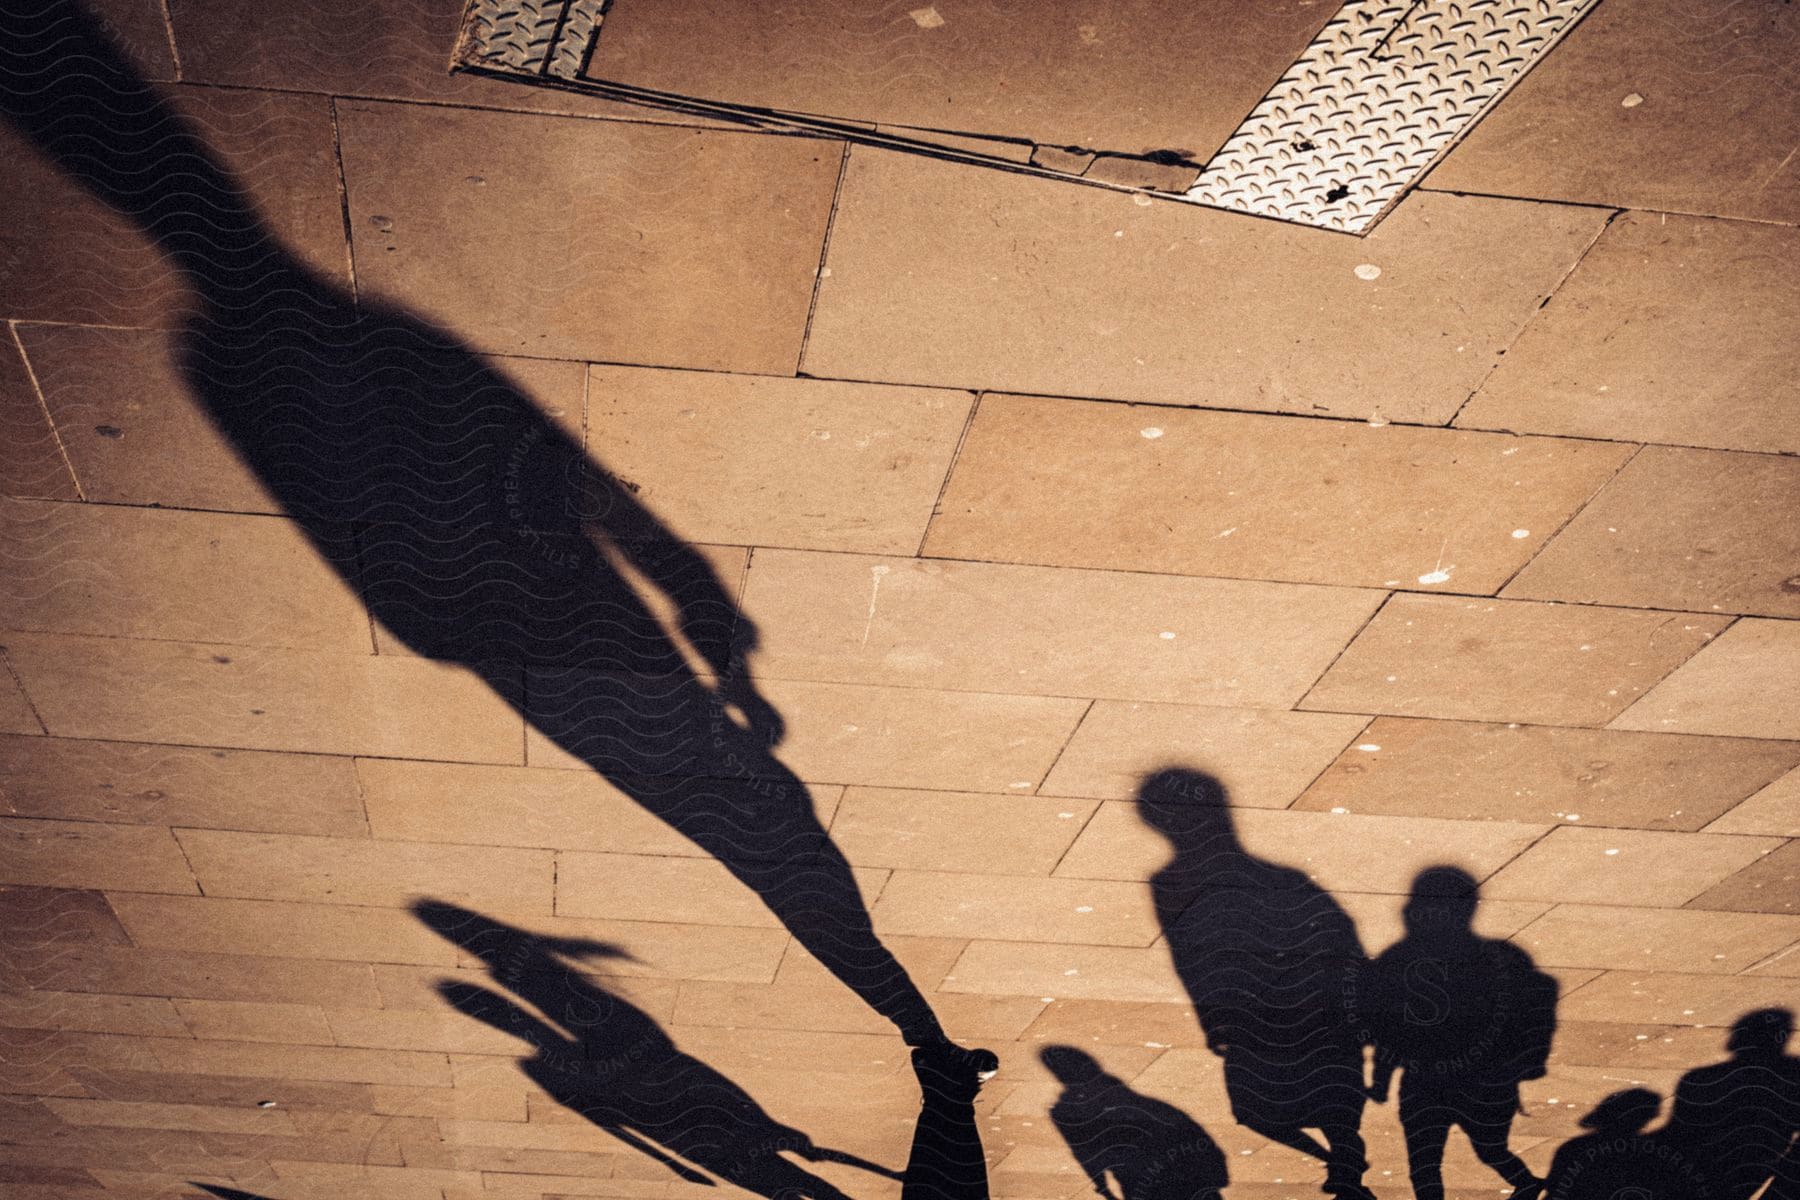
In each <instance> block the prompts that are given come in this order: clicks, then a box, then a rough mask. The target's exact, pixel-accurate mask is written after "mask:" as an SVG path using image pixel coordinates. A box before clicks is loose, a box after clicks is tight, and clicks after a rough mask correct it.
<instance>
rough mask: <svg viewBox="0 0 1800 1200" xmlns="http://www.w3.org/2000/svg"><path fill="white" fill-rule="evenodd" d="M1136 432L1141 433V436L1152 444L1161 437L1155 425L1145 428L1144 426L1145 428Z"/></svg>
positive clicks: (1159, 430)
mask: <svg viewBox="0 0 1800 1200" xmlns="http://www.w3.org/2000/svg"><path fill="white" fill-rule="evenodd" d="M1138 432H1139V433H1141V434H1143V435H1144V436H1145V437H1147V438H1149V439H1150V440H1151V441H1153V442H1154V441H1155V440H1156V439H1157V438H1159V437H1161V436H1162V430H1161V429H1159V428H1158V427H1157V426H1155V425H1147V426H1145V427H1144V428H1142V429H1140V430H1138Z"/></svg>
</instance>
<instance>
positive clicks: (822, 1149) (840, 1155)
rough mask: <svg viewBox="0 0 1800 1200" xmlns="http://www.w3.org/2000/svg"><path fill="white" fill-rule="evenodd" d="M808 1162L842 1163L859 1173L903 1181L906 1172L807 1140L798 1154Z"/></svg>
mask: <svg viewBox="0 0 1800 1200" xmlns="http://www.w3.org/2000/svg"><path fill="white" fill-rule="evenodd" d="M798 1153H799V1155H800V1157H801V1158H804V1159H805V1160H806V1161H807V1162H828V1163H841V1164H843V1165H844V1166H846V1167H855V1168H856V1169H857V1170H859V1171H867V1172H868V1173H869V1174H871V1175H879V1176H881V1177H882V1178H883V1179H902V1178H904V1177H905V1176H904V1172H901V1171H897V1170H895V1169H894V1168H893V1167H884V1166H882V1165H881V1164H880V1163H877V1162H870V1161H869V1160H868V1159H866V1158H860V1157H858V1156H857V1155H854V1154H851V1153H850V1152H849V1151H847V1150H833V1149H832V1148H831V1147H830V1146H815V1145H814V1144H813V1143H812V1140H811V1139H810V1138H809V1139H807V1142H806V1145H805V1146H804V1147H803V1148H802V1149H801V1150H800V1151H799V1152H798Z"/></svg>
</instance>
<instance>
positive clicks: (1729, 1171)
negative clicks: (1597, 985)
mask: <svg viewBox="0 0 1800 1200" xmlns="http://www.w3.org/2000/svg"><path fill="white" fill-rule="evenodd" d="M1793 1035H1794V1014H1793V1013H1792V1012H1791V1011H1789V1010H1788V1009H1785V1008H1764V1009H1758V1010H1757V1011H1755V1012H1749V1013H1745V1014H1744V1015H1743V1016H1741V1017H1739V1018H1738V1019H1737V1020H1736V1021H1735V1022H1734V1023H1733V1024H1732V1026H1731V1035H1730V1037H1729V1038H1728V1039H1727V1041H1726V1043H1725V1048H1726V1051H1727V1052H1728V1053H1729V1054H1730V1055H1731V1057H1729V1058H1727V1059H1726V1060H1725V1061H1724V1062H1719V1063H1714V1064H1712V1065H1711V1066H1708V1067H1697V1068H1695V1069H1694V1070H1692V1071H1689V1072H1688V1073H1687V1074H1686V1075H1683V1076H1682V1077H1681V1081H1680V1082H1679V1083H1678V1084H1676V1086H1675V1103H1674V1105H1673V1106H1672V1107H1671V1110H1670V1113H1669V1123H1668V1125H1667V1126H1666V1127H1665V1128H1664V1129H1663V1131H1662V1135H1661V1136H1662V1138H1663V1140H1664V1141H1666V1142H1668V1143H1669V1144H1670V1145H1671V1146H1674V1147H1676V1148H1677V1149H1679V1150H1680V1151H1681V1152H1682V1153H1683V1154H1684V1155H1686V1156H1687V1158H1688V1159H1690V1160H1691V1161H1692V1162H1694V1163H1695V1164H1697V1168H1698V1170H1699V1172H1700V1173H1701V1175H1702V1176H1703V1177H1704V1178H1705V1179H1706V1181H1707V1185H1708V1188H1709V1192H1710V1196H1711V1200H1749V1198H1750V1197H1751V1196H1754V1195H1755V1194H1756V1192H1757V1189H1759V1188H1761V1187H1762V1186H1763V1185H1764V1184H1765V1183H1767V1184H1769V1185H1770V1187H1769V1191H1768V1193H1767V1197H1768V1200H1793V1198H1795V1197H1800V1058H1796V1057H1795V1056H1793V1055H1790V1054H1788V1053H1787V1045H1788V1041H1789V1040H1790V1039H1791V1038H1792V1037H1793Z"/></svg>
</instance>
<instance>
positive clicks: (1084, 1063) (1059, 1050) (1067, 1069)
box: [1038, 1046, 1106, 1088]
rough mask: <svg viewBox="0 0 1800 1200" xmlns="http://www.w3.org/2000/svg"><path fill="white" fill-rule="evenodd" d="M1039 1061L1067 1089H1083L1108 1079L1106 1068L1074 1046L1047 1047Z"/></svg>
mask: <svg viewBox="0 0 1800 1200" xmlns="http://www.w3.org/2000/svg"><path fill="white" fill-rule="evenodd" d="M1038 1061H1040V1062H1042V1063H1043V1064H1044V1066H1045V1068H1046V1069H1048V1070H1049V1072H1050V1073H1051V1074H1052V1075H1054V1076H1056V1079H1057V1082H1058V1083H1061V1084H1062V1085H1063V1086H1064V1087H1066V1088H1075V1087H1081V1086H1083V1085H1084V1084H1091V1083H1095V1082H1097V1081H1099V1080H1101V1079H1104V1078H1106V1068H1104V1067H1102V1066H1101V1065H1100V1062H1099V1060H1098V1059H1096V1058H1095V1057H1094V1056H1093V1055H1091V1054H1089V1053H1088V1052H1087V1051H1085V1050H1077V1049H1076V1048H1075V1047H1073V1046H1045V1047H1044V1048H1043V1049H1042V1050H1040V1051H1038Z"/></svg>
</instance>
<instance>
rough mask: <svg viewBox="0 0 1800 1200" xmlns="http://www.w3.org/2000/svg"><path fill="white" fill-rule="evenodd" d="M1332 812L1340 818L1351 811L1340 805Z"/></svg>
mask: <svg viewBox="0 0 1800 1200" xmlns="http://www.w3.org/2000/svg"><path fill="white" fill-rule="evenodd" d="M1331 811H1332V812H1334V813H1337V814H1338V815H1339V816H1343V815H1344V814H1345V813H1347V812H1349V811H1350V810H1349V809H1347V808H1345V807H1344V806H1343V805H1341V804H1340V805H1338V806H1337V807H1336V808H1334V809H1332V810H1331Z"/></svg>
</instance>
